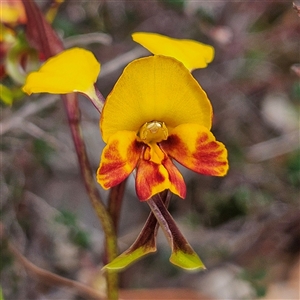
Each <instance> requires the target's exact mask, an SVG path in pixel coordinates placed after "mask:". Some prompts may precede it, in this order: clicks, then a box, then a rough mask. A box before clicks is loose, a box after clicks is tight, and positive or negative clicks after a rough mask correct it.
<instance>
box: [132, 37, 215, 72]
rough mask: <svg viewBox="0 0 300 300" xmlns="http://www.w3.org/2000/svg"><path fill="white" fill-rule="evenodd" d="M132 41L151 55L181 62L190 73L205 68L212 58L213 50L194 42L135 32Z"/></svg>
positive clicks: (210, 47)
mask: <svg viewBox="0 0 300 300" xmlns="http://www.w3.org/2000/svg"><path fill="white" fill-rule="evenodd" d="M132 39H133V40H134V41H135V42H137V43H139V44H141V45H142V46H143V47H145V48H146V49H148V50H149V51H150V52H152V53H153V54H157V55H165V56H171V57H174V58H176V59H177V60H179V61H181V62H182V63H183V64H184V65H185V67H186V68H188V69H189V70H190V71H191V70H193V69H198V68H205V67H206V66H207V64H208V63H210V62H211V61H212V60H213V58H214V54H215V51H214V48H213V47H212V46H210V45H206V44H203V43H200V42H197V41H194V40H186V39H184V40H183V39H174V38H170V37H168V36H164V35H161V34H157V33H150V32H135V33H133V34H132Z"/></svg>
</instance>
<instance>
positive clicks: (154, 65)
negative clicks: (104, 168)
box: [101, 55, 212, 142]
mask: <svg viewBox="0 0 300 300" xmlns="http://www.w3.org/2000/svg"><path fill="white" fill-rule="evenodd" d="M211 117H212V108H211V104H210V101H209V100H208V98H207V95H206V93H205V92H204V91H203V89H202V88H201V87H200V85H199V83H198V82H197V81H196V80H195V79H194V78H193V76H192V75H191V74H190V72H189V71H188V70H187V69H186V68H185V67H184V66H183V64H182V63H180V62H179V61H178V60H176V59H174V58H171V57H166V56H159V55H158V56H156V55H155V56H150V57H145V58H141V59H137V60H135V61H133V62H131V63H130V64H129V65H128V66H127V67H126V68H125V70H124V72H123V74H122V75H121V77H120V78H119V80H118V81H117V83H116V85H115V86H114V88H113V90H112V92H111V93H110V94H109V96H108V97H107V99H106V103H105V105H104V108H103V112H102V115H101V129H102V136H103V140H104V141H105V142H107V140H108V138H109V137H110V136H111V135H113V134H114V133H116V132H118V131H121V130H129V131H135V132H138V131H139V129H140V128H141V127H142V126H143V125H144V124H145V123H146V122H151V121H153V120H154V121H161V122H164V123H165V125H166V126H167V128H168V129H169V128H174V127H176V126H178V125H180V124H184V123H196V124H199V125H202V126H205V127H207V128H210V127H211Z"/></svg>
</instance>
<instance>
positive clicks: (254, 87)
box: [1, 0, 300, 300]
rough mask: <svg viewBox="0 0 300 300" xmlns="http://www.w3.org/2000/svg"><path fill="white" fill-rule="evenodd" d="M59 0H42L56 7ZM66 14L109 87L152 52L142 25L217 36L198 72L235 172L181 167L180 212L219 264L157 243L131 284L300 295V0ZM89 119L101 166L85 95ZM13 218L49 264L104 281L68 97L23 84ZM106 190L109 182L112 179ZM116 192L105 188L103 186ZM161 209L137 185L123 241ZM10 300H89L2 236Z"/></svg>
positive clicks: (62, 20)
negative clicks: (194, 266)
mask: <svg viewBox="0 0 300 300" xmlns="http://www.w3.org/2000/svg"><path fill="white" fill-rule="evenodd" d="M47 4H48V2H47V1H42V2H39V5H41V7H42V8H43V7H46V6H47ZM53 27H54V28H55V29H56V30H57V32H58V33H59V35H60V36H61V37H62V38H63V39H64V41H65V45H66V47H73V46H80V47H85V48H87V49H90V50H92V51H93V52H94V53H95V56H96V57H97V59H98V60H99V61H100V62H101V64H102V70H101V74H100V76H99V80H98V83H97V86H98V88H99V89H100V91H101V92H102V93H103V94H104V96H107V95H108V93H109V92H110V91H111V89H112V88H113V86H114V84H115V82H116V80H117V79H118V77H119V76H120V74H121V73H122V70H123V68H124V66H125V65H126V64H127V63H128V62H129V61H131V60H133V59H135V58H138V57H141V56H147V55H150V54H149V52H147V51H146V50H145V49H143V48H142V47H141V46H139V45H137V44H136V43H134V42H133V41H132V39H131V33H133V32H136V31H147V32H156V33H161V34H164V35H168V36H171V37H175V38H185V39H187V38H189V39H194V40H198V41H201V42H204V43H207V44H211V45H213V46H214V47H215V53H216V54H215V59H214V61H213V62H212V63H211V64H209V66H208V67H207V68H206V69H199V70H196V71H194V72H193V75H194V77H195V78H196V79H197V80H198V81H199V83H200V84H201V86H202V87H203V89H204V90H205V91H206V92H207V94H208V97H209V99H210V100H211V102H212V105H213V108H214V121H213V130H212V131H213V133H214V134H215V136H216V137H217V140H219V141H222V142H223V143H224V144H225V145H226V147H227V149H228V153H229V163H230V170H229V173H228V175H227V176H226V177H224V178H215V177H206V176H201V175H198V174H195V173H192V172H189V171H187V170H182V171H183V172H184V175H185V179H186V184H187V186H188V192H187V198H186V199H185V200H181V199H179V198H178V199H177V198H176V197H175V196H173V197H172V200H171V204H170V212H171V214H172V215H173V217H174V219H175V220H176V222H177V224H178V226H179V228H180V229H181V230H182V232H183V233H184V235H185V236H186V238H187V239H188V241H189V242H190V243H191V245H192V246H193V248H194V249H195V250H196V252H197V253H198V254H199V256H200V257H201V258H202V260H203V262H204V263H205V265H206V267H207V270H206V271H202V272H197V273H187V272H185V271H183V270H181V269H178V268H176V267H175V266H173V265H171V264H170V263H169V256H170V249H169V246H168V244H167V242H166V240H165V238H164V236H163V235H162V234H161V233H159V235H158V251H157V252H156V253H155V254H152V255H150V256H148V257H146V258H144V259H142V260H140V261H138V262H137V263H135V264H134V265H132V266H130V267H129V268H128V269H127V270H125V271H124V272H122V273H121V275H120V278H121V283H120V284H121V287H122V288H126V289H135V288H171V287H182V288H192V289H196V290H197V291H199V292H200V293H201V294H203V295H204V296H206V297H207V298H209V299H299V298H300V296H299V267H300V265H299V261H300V260H299V257H300V256H299V250H300V249H299V245H300V210H299V187H300V151H299V112H300V82H299V73H300V72H299V65H298V64H299V58H300V57H299V56H300V54H299V53H300V52H299V50H300V39H299V38H300V27H299V16H298V14H297V11H296V10H295V9H293V3H292V2H291V1H225V0H223V1H190V0H164V1H159V0H157V1H156V0H152V1H100V0H99V1H83V0H82V1H79V0H76V1H75V0H74V1H72V0H70V1H65V3H63V4H62V5H61V7H60V9H59V11H58V14H57V16H56V18H55V20H54V22H53ZM80 106H81V110H82V116H81V118H82V128H83V134H84V137H85V139H86V143H87V148H88V153H89V156H90V160H91V163H92V166H93V169H94V170H95V172H96V169H97V167H98V164H99V157H100V154H101V149H102V147H103V143H102V139H101V136H100V132H99V126H98V120H99V115H98V113H97V111H96V110H95V109H94V107H93V106H92V105H91V104H90V103H89V101H88V100H87V99H85V98H83V97H82V98H80ZM1 128H2V133H1V220H2V223H3V224H4V226H5V230H6V235H7V236H8V237H9V239H10V240H11V241H12V242H13V243H14V244H15V246H16V247H17V248H18V249H19V250H20V251H21V252H22V253H23V254H24V256H25V257H27V258H28V259H29V260H30V261H32V262H33V263H35V264H36V265H38V266H40V267H42V268H45V269H47V270H50V271H52V272H54V273H56V274H60V275H63V276H66V277H68V278H72V279H76V280H79V281H82V282H86V283H88V284H91V285H94V286H98V287H99V286H101V285H103V279H102V278H101V276H96V274H99V273H98V271H99V269H101V267H102V262H101V256H102V253H103V234H102V231H101V226H100V224H99V221H98V220H97V218H96V215H95V213H94V212H93V209H92V207H91V205H90V203H89V200H88V197H87V195H86V193H85V189H84V186H83V184H82V182H81V175H80V173H79V168H78V164H77V160H76V156H75V151H74V147H73V144H72V140H71V137H70V132H69V128H68V124H67V120H66V117H65V112H64V107H63V105H62V102H61V101H60V99H59V97H57V96H49V95H35V96H31V97H27V96H24V97H22V98H21V99H20V100H18V101H16V102H14V103H13V105H12V106H5V105H2V104H1ZM99 189H100V187H99ZM101 194H102V195H103V197H105V196H106V194H105V193H104V192H103V191H102V190H101ZM148 214H149V208H148V206H147V204H146V203H141V202H140V201H139V200H138V199H137V198H136V195H135V191H134V184H133V179H132V178H131V179H130V180H129V182H128V185H127V188H126V194H125V199H124V202H123V207H122V212H121V222H120V230H119V238H118V241H119V247H120V251H124V250H126V249H127V248H128V247H129V246H130V245H131V244H132V242H133V241H134V240H135V238H136V237H137V236H138V234H139V232H140V230H141V228H142V226H143V224H144V222H145V220H146V218H147V216H148ZM1 246H2V249H1V285H2V289H3V293H4V295H5V299H7V300H8V299H11V300H23V299H29V300H35V299H64V300H69V299H70V300H71V299H80V298H79V297H78V296H77V297H76V295H74V294H73V293H72V292H71V291H70V290H68V289H63V288H54V287H49V286H46V285H44V284H42V283H39V282H38V281H36V280H34V279H33V278H32V277H29V276H27V274H26V272H25V270H24V268H23V267H22V266H20V265H19V264H18V263H17V262H15V260H14V259H13V257H12V256H11V254H10V253H9V252H8V251H6V248H5V243H1Z"/></svg>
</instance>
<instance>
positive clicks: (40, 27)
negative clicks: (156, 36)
mask: <svg viewBox="0 0 300 300" xmlns="http://www.w3.org/2000/svg"><path fill="white" fill-rule="evenodd" d="M23 4H24V7H25V11H26V15H27V17H28V20H30V22H28V23H27V31H26V34H27V38H28V40H29V41H30V42H31V44H32V45H33V46H34V47H36V48H37V50H38V51H39V52H41V53H42V54H43V55H44V56H45V58H50V57H52V56H54V55H56V54H58V53H60V52H61V51H63V45H62V42H61V41H60V40H59V38H58V36H57V34H56V33H55V32H54V30H53V29H52V27H51V25H50V24H49V23H48V22H47V21H46V20H45V18H44V16H43V14H42V13H41V11H40V10H39V8H38V7H37V5H36V4H35V3H34V2H33V1H32V0H26V1H25V0H23ZM95 91H97V90H95ZM95 96H96V97H97V98H98V99H97V103H99V105H98V104H97V106H96V108H97V109H98V110H101V109H102V103H103V96H102V95H101V96H100V92H99V91H97V92H95ZM62 99H63V102H64V106H65V109H66V113H67V118H68V122H69V126H70V130H71V134H72V138H73V142H74V146H75V150H76V153H77V158H78V161H79V166H80V170H81V174H82V177H83V181H84V185H85V188H86V191H87V194H88V196H89V199H90V201H91V204H92V206H93V208H94V210H95V212H96V215H97V216H98V218H99V220H100V222H101V225H102V228H103V231H104V235H105V247H106V255H107V261H108V262H109V261H111V260H113V259H114V258H115V257H116V256H117V240H116V232H115V230H114V224H113V222H112V219H111V217H110V215H109V212H108V210H107V209H106V207H105V205H104V203H103V201H102V199H101V197H100V194H99V191H98V190H97V187H96V185H95V181H94V177H93V172H92V168H91V165H90V163H89V159H88V156H87V152H86V148H85V143H84V140H83V136H82V132H81V126H80V121H79V120H80V110H79V107H78V97H77V95H76V94H74V93H67V94H65V95H62ZM107 298H108V299H109V300H117V299H118V275H117V274H116V273H107Z"/></svg>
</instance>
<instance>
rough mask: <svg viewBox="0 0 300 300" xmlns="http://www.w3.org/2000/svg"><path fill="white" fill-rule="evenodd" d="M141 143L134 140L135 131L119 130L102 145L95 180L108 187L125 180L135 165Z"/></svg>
mask: <svg viewBox="0 0 300 300" xmlns="http://www.w3.org/2000/svg"><path fill="white" fill-rule="evenodd" d="M142 147H143V144H142V143H138V142H136V135H135V132H130V131H120V132H117V133H116V134H115V135H113V136H112V137H111V138H110V139H109V141H108V143H107V145H106V146H105V147H104V149H103V152H102V155H101V161H100V166H99V168H98V171H97V181H98V182H99V183H100V184H101V186H102V187H103V188H104V189H109V188H111V187H112V186H115V185H117V184H119V183H120V182H122V181H123V180H125V179H126V178H127V177H128V176H129V174H130V173H131V172H132V171H133V169H134V168H135V167H136V164H137V162H138V160H139V157H140V153H141V151H142Z"/></svg>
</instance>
